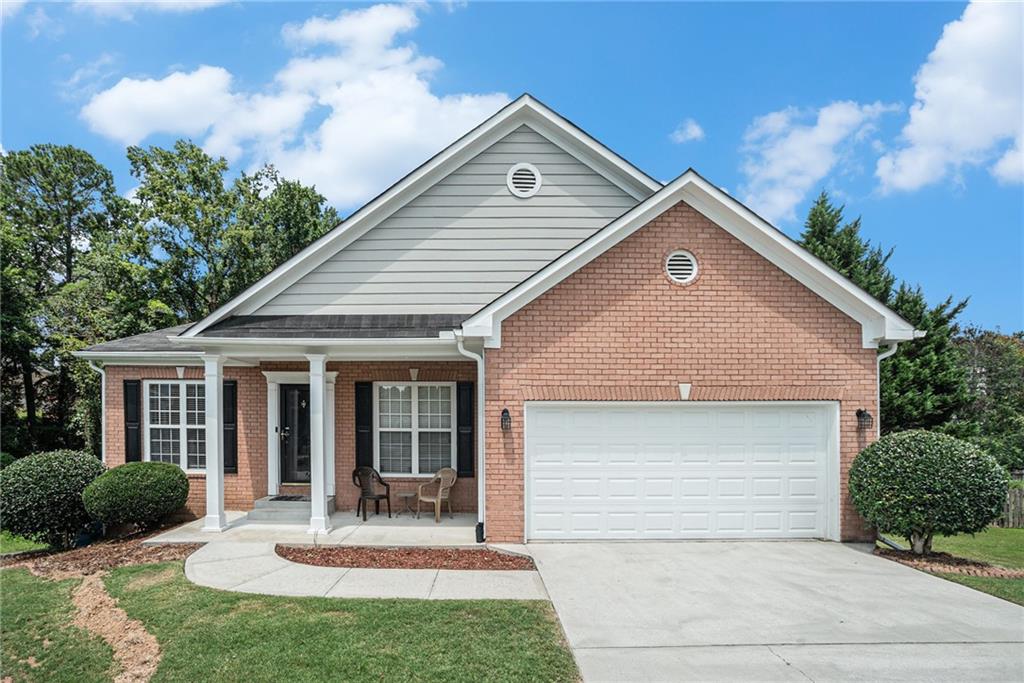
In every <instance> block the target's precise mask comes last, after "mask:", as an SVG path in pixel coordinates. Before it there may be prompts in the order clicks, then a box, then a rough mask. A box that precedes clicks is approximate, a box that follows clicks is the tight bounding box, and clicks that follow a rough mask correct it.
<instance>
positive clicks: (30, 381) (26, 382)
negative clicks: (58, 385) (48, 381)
mask: <svg viewBox="0 0 1024 683" xmlns="http://www.w3.org/2000/svg"><path fill="white" fill-rule="evenodd" d="M34 370H35V369H34V368H33V367H32V358H31V357H30V356H29V355H28V354H27V353H26V354H25V355H24V356H23V357H22V359H21V384H22V390H23V391H24V392H25V415H26V417H25V424H26V426H27V428H28V443H27V444H26V445H27V446H28V450H29V452H31V451H33V450H35V442H36V385H35V377H34V375H35V371H34Z"/></svg>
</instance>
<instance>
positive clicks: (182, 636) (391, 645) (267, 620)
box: [107, 562, 577, 681]
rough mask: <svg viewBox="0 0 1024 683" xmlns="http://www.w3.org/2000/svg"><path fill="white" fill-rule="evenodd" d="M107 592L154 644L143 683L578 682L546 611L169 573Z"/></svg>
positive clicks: (144, 573)
mask: <svg viewBox="0 0 1024 683" xmlns="http://www.w3.org/2000/svg"><path fill="white" fill-rule="evenodd" d="M107 588H108V590H109V591H110V593H111V595H113V596H114V597H115V598H117V599H118V601H119V603H120V606H121V607H122V608H123V609H124V610H125V611H126V612H128V615H129V616H131V617H134V618H136V619H139V620H141V621H142V622H143V623H144V624H145V625H146V628H147V629H148V630H149V632H150V633H152V634H153V635H154V636H156V638H157V640H158V641H159V642H160V647H161V648H162V650H163V659H162V660H161V662H160V667H159V669H158V670H157V673H156V676H155V677H154V679H153V680H154V681H179V680H211V679H213V680H221V681H248V680H274V679H277V680H285V679H288V680H309V681H312V680H328V679H330V680H358V681H367V680H375V681H376V680H409V681H417V680H445V681H480V680H489V681H497V680H505V681H512V680H543V681H573V680H576V679H577V673H576V667H575V663H574V662H573V659H572V655H571V654H570V653H569V651H568V650H567V649H566V648H565V646H564V645H563V642H562V636H561V629H560V627H559V625H558V622H557V620H556V618H555V615H554V612H553V610H552V609H551V606H550V605H549V604H548V603H547V602H517V601H505V600H486V601H485V600H478V601H447V600H436V601H427V600H339V599H330V598H278V597H267V596H257V595H245V594H239V593H229V592H224V591H216V590H211V589H208V588H201V587H199V586H196V585H194V584H192V583H190V582H189V581H188V580H187V579H185V577H184V575H183V573H182V564H181V563H180V562H175V563H166V564H162V565H150V566H140V567H125V568H123V569H118V570H116V571H114V572H113V573H112V574H111V575H110V576H109V577H108V578H107Z"/></svg>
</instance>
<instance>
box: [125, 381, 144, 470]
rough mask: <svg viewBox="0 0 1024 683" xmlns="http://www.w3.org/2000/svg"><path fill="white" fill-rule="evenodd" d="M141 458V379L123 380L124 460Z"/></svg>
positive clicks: (136, 460) (130, 460)
mask: <svg viewBox="0 0 1024 683" xmlns="http://www.w3.org/2000/svg"><path fill="white" fill-rule="evenodd" d="M139 460H142V380H138V379H126V380H124V461H125V462H138V461H139Z"/></svg>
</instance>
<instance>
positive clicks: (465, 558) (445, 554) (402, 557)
mask: <svg viewBox="0 0 1024 683" xmlns="http://www.w3.org/2000/svg"><path fill="white" fill-rule="evenodd" d="M277 554H278V555H280V556H281V557H283V558H284V559H286V560H291V561H292V562H298V563H300V564H311V565H315V566H318V567H362V568H369V569H506V570H514V569H519V570H523V569H534V565H533V560H532V559H530V558H529V557H525V556H522V555H511V554H508V553H499V552H497V551H494V550H489V549H484V548H481V549H479V550H470V549H457V548H374V547H368V546H340V547H335V548H322V547H321V548H310V547H306V546H290V545H279V546H277Z"/></svg>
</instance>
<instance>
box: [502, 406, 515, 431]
mask: <svg viewBox="0 0 1024 683" xmlns="http://www.w3.org/2000/svg"><path fill="white" fill-rule="evenodd" d="M510 429H512V416H511V415H509V414H508V408H504V409H502V411H501V431H503V432H507V431H508V430H510Z"/></svg>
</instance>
